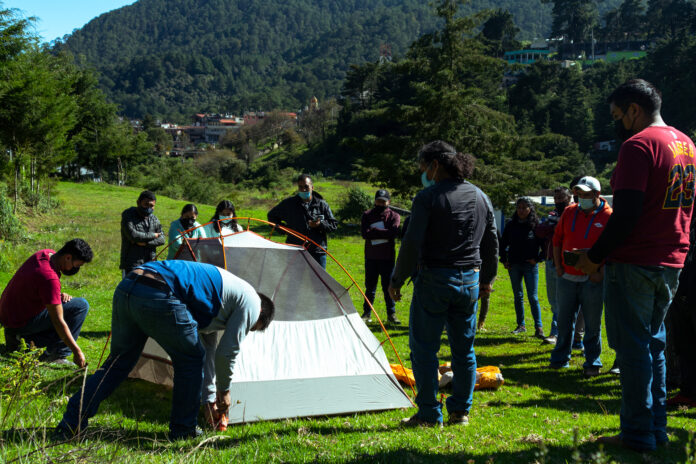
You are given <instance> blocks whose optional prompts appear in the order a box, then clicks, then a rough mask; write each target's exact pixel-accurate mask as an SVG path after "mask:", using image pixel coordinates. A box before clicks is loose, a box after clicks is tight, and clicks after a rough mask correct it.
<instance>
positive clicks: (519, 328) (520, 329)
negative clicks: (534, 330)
mask: <svg viewBox="0 0 696 464" xmlns="http://www.w3.org/2000/svg"><path fill="white" fill-rule="evenodd" d="M526 331H527V328H526V327H525V326H523V325H518V326H517V328H516V329H515V330H513V331H512V333H513V334H515V335H519V334H521V333H524V332H526Z"/></svg>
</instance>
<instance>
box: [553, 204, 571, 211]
mask: <svg viewBox="0 0 696 464" xmlns="http://www.w3.org/2000/svg"><path fill="white" fill-rule="evenodd" d="M554 204H555V205H556V211H558V212H559V213H560V212H563V210H564V209H566V207H567V206H568V203H565V202H564V203H554Z"/></svg>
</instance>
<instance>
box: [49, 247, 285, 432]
mask: <svg viewBox="0 0 696 464" xmlns="http://www.w3.org/2000/svg"><path fill="white" fill-rule="evenodd" d="M274 312H275V308H274V306H273V303H272V302H271V300H270V299H269V298H268V297H265V296H264V295H260V294H257V293H256V291H255V290H254V288H253V287H252V286H251V285H250V284H249V283H247V282H246V281H244V280H242V279H240V278H238V277H237V276H235V275H233V274H232V273H230V272H227V271H226V270H224V269H220V268H218V267H216V266H213V265H212V264H205V263H197V262H191V261H180V260H171V261H153V262H149V263H145V264H143V265H141V266H138V267H137V268H135V269H134V270H133V271H132V272H131V273H130V274H128V275H127V276H126V278H125V279H123V280H122V281H121V283H120V284H119V285H118V287H117V288H116V291H115V293H114V300H113V313H112V319H111V330H112V339H111V353H110V354H109V357H108V358H107V359H106V361H105V362H104V364H103V365H102V366H101V367H100V368H99V369H98V370H97V371H96V372H95V373H94V374H93V375H92V376H90V377H89V378H88V379H87V381H86V384H85V387H84V391H78V392H77V393H76V394H75V395H73V397H72V398H70V401H69V402H68V407H67V410H66V411H65V414H64V415H63V420H62V421H61V422H60V424H58V428H57V430H56V435H57V436H58V437H62V438H70V437H72V436H73V435H75V434H76V433H77V432H78V431H80V430H81V429H82V430H84V429H85V428H86V427H87V421H88V420H89V418H91V417H92V416H94V415H95V414H96V413H97V409H98V408H99V404H100V403H101V402H102V401H104V400H105V399H106V398H107V397H108V396H109V395H111V393H112V392H113V391H114V390H115V389H116V387H117V386H118V385H119V384H120V383H121V382H123V381H124V380H125V379H126V378H127V377H128V374H129V373H130V371H131V370H132V369H133V367H134V366H135V364H136V363H137V361H138V359H139V358H140V353H141V352H142V351H143V347H144V346H145V342H146V341H147V338H148V337H151V338H152V339H154V340H155V341H156V342H157V343H159V344H160V345H161V346H162V348H164V350H165V351H166V352H167V354H168V355H169V357H170V358H171V360H172V366H173V367H174V390H173V393H172V404H173V407H172V412H171V417H170V423H169V437H170V439H178V438H189V437H195V436H198V435H200V433H201V432H200V429H198V428H197V427H196V422H197V416H198V406H199V404H200V401H201V387H202V383H203V363H204V360H205V354H206V353H205V350H204V348H203V346H202V344H201V341H200V338H199V335H198V329H199V327H201V328H205V327H207V326H212V327H214V328H215V329H216V330H222V331H223V334H222V342H221V343H220V347H221V349H218V350H217V352H216V354H215V359H216V363H215V366H216V370H217V372H216V373H217V377H218V379H220V380H219V381H218V387H222V388H221V389H218V391H217V398H218V401H217V404H218V408H219V409H220V410H223V411H226V409H227V407H229V398H230V395H229V379H230V378H231V376H232V367H233V366H234V362H235V358H236V356H237V354H238V352H239V349H238V346H239V343H241V341H242V340H243V339H244V337H246V335H247V334H248V333H249V331H250V330H259V331H262V330H264V329H266V327H268V325H269V324H270V323H271V321H272V320H273V315H274ZM223 361H224V362H223ZM223 379H224V380H223Z"/></svg>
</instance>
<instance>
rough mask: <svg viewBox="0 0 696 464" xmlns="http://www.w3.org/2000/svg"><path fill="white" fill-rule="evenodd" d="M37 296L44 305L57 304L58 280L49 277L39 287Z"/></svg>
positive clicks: (59, 302) (58, 296)
mask: <svg viewBox="0 0 696 464" xmlns="http://www.w3.org/2000/svg"><path fill="white" fill-rule="evenodd" d="M39 297H40V298H41V302H42V303H43V304H45V305H49V304H51V305H59V304H61V300H60V280H57V279H49V280H46V281H45V282H43V283H42V285H41V286H40V287H39Z"/></svg>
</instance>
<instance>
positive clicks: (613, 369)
mask: <svg viewBox="0 0 696 464" xmlns="http://www.w3.org/2000/svg"><path fill="white" fill-rule="evenodd" d="M609 373H610V374H613V375H619V374H621V369H619V364H618V363H617V362H616V360H614V364H612V366H611V369H609Z"/></svg>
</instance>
